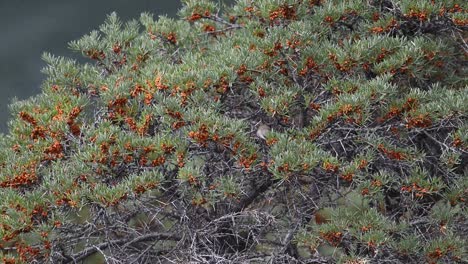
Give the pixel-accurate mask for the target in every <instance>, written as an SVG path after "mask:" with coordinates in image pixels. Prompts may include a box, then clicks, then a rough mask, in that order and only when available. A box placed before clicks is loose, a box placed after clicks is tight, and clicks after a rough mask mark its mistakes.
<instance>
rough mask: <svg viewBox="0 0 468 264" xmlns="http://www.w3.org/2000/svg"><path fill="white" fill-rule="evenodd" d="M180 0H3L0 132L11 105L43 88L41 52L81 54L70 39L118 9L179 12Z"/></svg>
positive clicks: (123, 14)
mask: <svg viewBox="0 0 468 264" xmlns="http://www.w3.org/2000/svg"><path fill="white" fill-rule="evenodd" d="M180 7H181V3H180V0H43V1H38V0H0V133H6V132H7V120H8V119H9V118H10V113H9V112H8V104H9V103H10V102H11V99H12V98H13V97H16V98H18V99H26V98H28V97H30V96H32V95H35V94H38V93H40V85H41V83H42V80H43V78H44V75H42V73H41V69H42V67H44V66H45V64H44V63H43V61H42V60H41V54H42V53H43V52H45V51H47V52H50V53H52V54H54V55H59V56H65V57H72V58H75V59H80V57H81V55H80V54H77V53H73V52H71V51H70V50H69V49H68V42H70V41H72V40H75V39H78V38H80V37H81V36H83V35H84V34H87V33H89V32H90V31H91V30H94V29H98V27H99V25H101V24H102V23H103V21H104V20H105V18H106V16H107V14H110V13H111V12H113V11H116V12H117V14H118V15H119V17H120V18H121V19H122V20H123V21H127V20H130V19H132V18H135V19H138V18H139V16H140V13H142V12H145V11H146V12H150V13H153V14H154V15H155V17H156V16H157V15H160V14H166V15H168V16H170V17H175V16H176V13H177V10H178V9H179V8H180Z"/></svg>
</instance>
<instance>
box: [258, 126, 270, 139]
mask: <svg viewBox="0 0 468 264" xmlns="http://www.w3.org/2000/svg"><path fill="white" fill-rule="evenodd" d="M269 131H270V127H269V126H267V125H260V126H259V127H258V129H257V137H259V138H261V139H265V136H266V134H267V133H268V132H269Z"/></svg>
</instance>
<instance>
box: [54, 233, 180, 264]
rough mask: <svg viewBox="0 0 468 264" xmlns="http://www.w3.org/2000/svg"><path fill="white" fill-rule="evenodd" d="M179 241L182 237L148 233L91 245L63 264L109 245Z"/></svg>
mask: <svg viewBox="0 0 468 264" xmlns="http://www.w3.org/2000/svg"><path fill="white" fill-rule="evenodd" d="M156 239H158V240H161V239H162V240H181V239H182V237H179V236H176V235H173V234H170V233H150V234H146V235H142V236H139V237H136V238H134V239H132V240H130V241H129V239H115V240H110V241H107V242H102V243H99V244H97V245H93V246H90V247H87V248H85V249H83V250H82V251H81V252H79V253H76V254H74V255H73V256H71V257H70V258H71V260H66V261H64V262H63V263H76V262H78V261H81V260H83V259H85V258H86V257H89V256H90V255H92V254H94V253H96V252H97V251H98V250H99V251H101V250H104V249H106V248H108V247H109V246H110V245H111V244H117V245H122V244H123V247H124V248H125V247H129V246H130V245H132V244H135V243H138V242H144V241H148V240H156Z"/></svg>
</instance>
